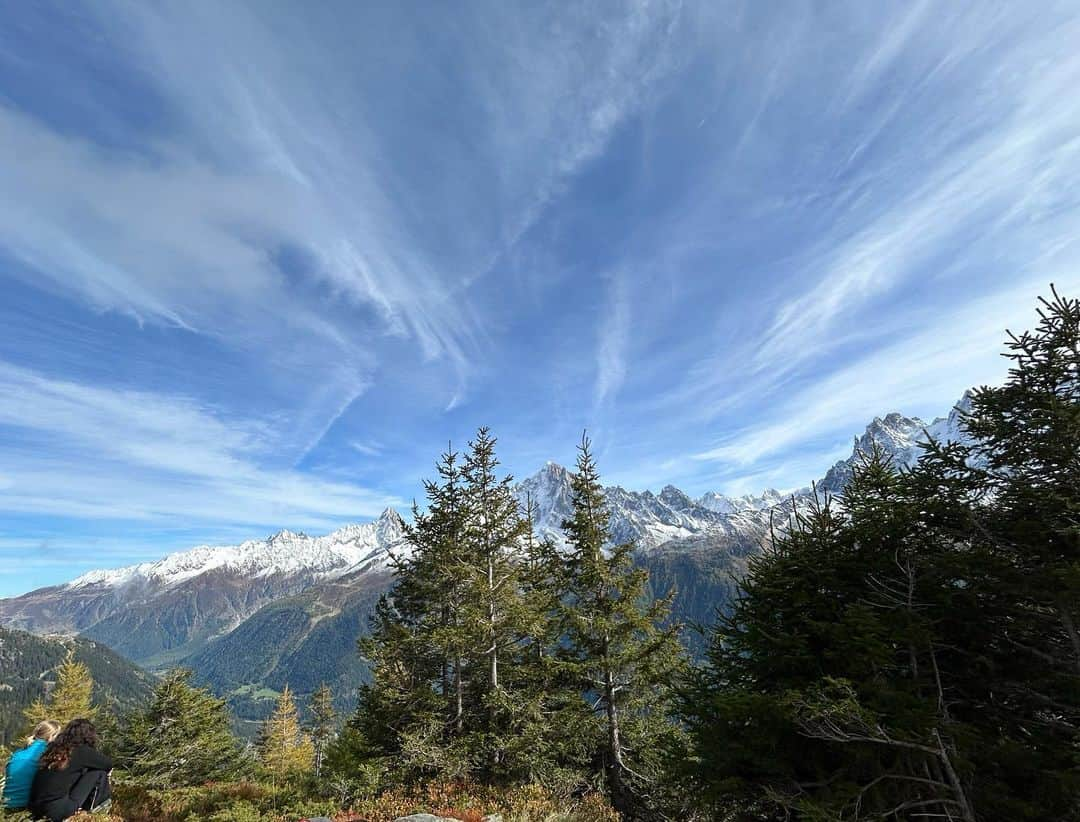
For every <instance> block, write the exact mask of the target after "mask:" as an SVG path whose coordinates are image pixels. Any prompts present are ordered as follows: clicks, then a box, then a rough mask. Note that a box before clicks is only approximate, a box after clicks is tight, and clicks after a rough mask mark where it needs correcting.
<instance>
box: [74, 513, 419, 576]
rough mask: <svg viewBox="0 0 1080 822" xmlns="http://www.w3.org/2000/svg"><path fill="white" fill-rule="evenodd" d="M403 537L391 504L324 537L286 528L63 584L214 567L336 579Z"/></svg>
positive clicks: (375, 559)
mask: <svg viewBox="0 0 1080 822" xmlns="http://www.w3.org/2000/svg"><path fill="white" fill-rule="evenodd" d="M403 538H404V531H403V528H402V521H401V517H400V516H399V515H398V513H397V512H396V511H394V510H393V509H392V508H387V509H386V510H385V511H383V513H382V515H381V516H380V517H379V518H378V519H377V520H375V521H374V522H369V523H365V524H363V525H346V526H345V527H344V528H339V529H338V530H337V531H334V532H332V533H329V534H326V535H325V536H321V537H309V536H308V535H307V534H304V533H295V532H293V531H287V530H283V531H278V532H277V533H276V534H274V535H273V536H271V537H268V538H266V539H262V540H254V539H253V540H248V541H246V542H242V543H241V544H239V545H226V546H209V545H200V546H199V547H197V548H192V549H190V550H187V551H181V552H179V553H175V554H169V555H168V556H166V557H164V558H163V559H159V560H157V561H156V562H144V563H140V564H138V565H129V566H127V567H125V568H116V569H113V570H103V571H90V572H88V573H86V574H83V575H82V576H80V577H78V578H76V579H74V580H72V581H71V582H69V583H67V584H66V585H63V586H61V588H62V589H68V590H72V589H78V588H101V587H109V588H120V587H124V586H131V585H139V586H143V587H145V586H153V588H154V589H155V590H159V591H163V590H166V589H168V588H170V587H172V586H175V585H179V584H180V583H182V582H185V581H187V580H189V579H193V578H195V577H198V576H201V575H203V574H206V573H209V572H210V571H220V572H224V573H228V574H234V575H237V576H243V577H247V578H251V579H257V578H262V577H272V576H288V575H295V574H306V575H309V576H310V577H311V578H312V579H330V578H333V577H335V576H341V575H343V574H346V573H349V572H350V571H352V570H354V569H356V568H358V567H359V566H366V565H369V564H371V563H376V564H378V563H385V561H386V558H387V549H388V548H393V547H394V546H396V545H398V544H399V543H401V541H402V539H403Z"/></svg>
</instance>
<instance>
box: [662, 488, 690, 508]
mask: <svg viewBox="0 0 1080 822" xmlns="http://www.w3.org/2000/svg"><path fill="white" fill-rule="evenodd" d="M659 499H660V501H661V502H662V503H664V504H665V505H667V506H668V507H670V508H673V509H675V510H676V511H692V510H693V509H695V508H698V507H699V506H698V504H697V503H696V502H694V501H693V500H692V499H690V497H688V496H687V495H686V494H684V493H683V492H682V491H680V490H679V489H678V488H676V487H675V486H674V485H665V486H664V489H663V490H662V491H661V492H660V497H659Z"/></svg>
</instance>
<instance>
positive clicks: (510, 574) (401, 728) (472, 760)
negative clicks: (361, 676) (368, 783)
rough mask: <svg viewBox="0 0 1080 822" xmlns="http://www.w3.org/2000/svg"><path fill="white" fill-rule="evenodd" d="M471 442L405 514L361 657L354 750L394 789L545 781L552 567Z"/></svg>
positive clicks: (481, 438)
mask: <svg viewBox="0 0 1080 822" xmlns="http://www.w3.org/2000/svg"><path fill="white" fill-rule="evenodd" d="M494 446H495V440H494V438H493V437H492V436H491V435H490V432H488V431H487V429H480V431H479V432H478V434H477V437H476V439H475V440H474V441H473V442H471V443H470V449H469V453H468V454H467V455H466V457H465V459H464V461H463V464H462V465H461V466H460V467H459V464H458V456H457V454H455V453H454V452H453V451H448V452H447V453H446V454H444V455H443V456H442V457H441V458H440V460H439V462H438V464H437V471H438V479H437V480H436V481H430V482H426V483H425V490H426V495H427V507H426V510H422V509H421V508H420V507H419V506H418V505H414V508H413V522H412V524H410V525H409V526H408V527H407V528H406V534H407V538H408V540H409V543H410V547H411V551H410V552H409V553H408V554H405V555H403V556H401V557H399V558H396V559H395V560H394V571H395V584H394V587H393V589H392V591H391V592H390V594H389V595H387V596H386V597H384V598H383V599H382V601H381V602H380V603H379V605H378V607H377V609H376V613H375V614H374V616H373V618H372V621H371V631H370V634H369V636H368V637H366V638H364V639H362V640H361V641H360V649H361V654H362V655H363V656H364V658H365V659H366V660H367V661H368V663H369V664H370V665H371V668H372V680H371V682H370V683H368V684H367V685H365V686H364V687H362V688H361V692H360V702H359V705H358V710H357V713H356V716H355V717H354V718H353V720H352V721H350V723H349V729H350V732H355V734H356V736H355V737H354V741H356V742H357V743H358V744H357V745H354V746H353V748H354V749H356V750H362V751H365V752H369V754H370V755H368V753H365V754H364V756H363V758H380V759H383V760H384V761H386V762H390V761H391V760H392V761H393V768H394V770H395V773H396V774H397V775H398V776H399V777H400V778H402V779H403V780H405V781H418V780H423V779H430V778H434V777H441V778H448V779H456V778H462V777H466V776H469V777H472V778H477V779H481V780H483V781H487V782H509V781H519V780H523V779H529V778H531V776H532V775H533V774H535V773H537V772H538V771H540V770H547V769H550V767H553V765H552V762H553V758H552V756H549V755H548V754H549V753H550V752H551V751H552V746H551V745H549V744H548V742H550V740H552V739H555V738H556V736H557V733H556V732H554V731H553V730H552V729H551V727H550V726H551V721H550V720H551V712H550V706H549V701H550V699H549V697H550V696H551V688H552V685H551V682H552V679H551V672H550V670H549V669H550V665H551V661H550V660H551V656H552V651H553V648H554V646H555V645H556V644H557V641H558V631H557V623H556V622H555V620H554V619H553V615H554V609H555V605H556V603H557V600H558V595H557V594H556V593H553V592H552V591H551V590H549V588H550V587H551V586H553V585H554V584H555V580H556V578H557V576H558V575H557V573H556V572H555V571H554V569H555V567H556V565H557V564H558V557H557V555H556V554H555V552H554V550H553V547H552V546H551V544H550V543H549V542H540V541H537V540H535V539H533V538H532V536H531V523H530V521H529V518H528V517H527V516H526V515H525V512H523V511H521V510H520V507H519V505H518V502H517V500H516V498H515V497H514V494H513V485H512V478H510V477H506V476H503V477H500V476H498V475H497V473H496V472H497V468H498V460H497V458H496V457H495V452H494Z"/></svg>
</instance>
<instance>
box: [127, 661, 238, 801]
mask: <svg viewBox="0 0 1080 822" xmlns="http://www.w3.org/2000/svg"><path fill="white" fill-rule="evenodd" d="M191 677H192V673H191V671H188V670H184V669H178V670H174V671H170V672H169V673H168V674H166V675H165V676H164V677H163V678H162V680H161V682H160V683H159V684H158V686H157V687H156V688H155V689H154V697H153V699H152V701H151V703H150V705H149V706H148V707H147V708H146V710H144V711H140V712H139V713H137V714H135V715H134V716H132V717H130V718H129V719H128V722H127V726H126V728H124V730H123V733H122V736H121V739H120V741H119V744H118V746H117V748H118V751H117V762H118V764H120V765H121V766H122V767H123V768H124V770H125V771H126V772H127V774H128V776H130V777H131V778H132V779H133V780H135V781H136V782H138V783H139V784H141V785H144V786H146V787H152V788H172V787H177V786H183V785H201V784H203V783H204V782H208V781H211V780H227V779H232V778H235V777H237V776H239V775H240V774H243V773H244V772H245V771H246V770H247V767H248V762H247V761H246V760H245V758H244V756H243V754H242V753H241V750H240V746H239V744H238V742H237V740H236V738H235V737H234V736H233V734H232V732H231V730H230V726H231V724H232V722H231V717H230V716H229V712H228V709H227V707H226V705H225V701H224V700H222V699H218V698H216V697H215V696H213V695H212V694H210V693H209V692H208V691H207V690H205V689H203V688H197V687H195V686H193V685H192V684H191Z"/></svg>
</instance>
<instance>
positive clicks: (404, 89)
mask: <svg viewBox="0 0 1080 822" xmlns="http://www.w3.org/2000/svg"><path fill="white" fill-rule="evenodd" d="M1078 38H1080V15H1078V14H1077V10H1076V9H1075V8H1072V7H1071V6H1070V5H1069V4H1050V5H1045V4H1044V5H1043V6H1040V7H1038V8H1035V7H1032V8H1027V7H1021V6H1019V5H1013V6H1008V7H1006V6H1002V7H999V8H995V9H991V10H987V9H986V8H984V7H982V6H980V5H977V4H965V3H953V4H949V5H948V6H947V7H942V6H940V5H938V4H931V3H922V2H920V3H909V4H903V5H880V4H878V5H874V6H868V5H867V4H865V3H859V2H854V1H853V2H849V3H840V4H834V5H830V6H828V7H823V6H811V5H803V6H792V7H789V8H785V9H784V10H783V11H778V10H777V9H776V8H775V7H773V6H771V5H769V4H761V3H752V2H745V3H739V2H736V3H728V4H711V5H710V4H698V5H692V4H683V3H680V2H677V0H671V2H666V1H665V0H661V2H638V1H637V0H596V1H595V2H593V0H590V2H585V3H579V4H575V5H573V6H572V7H571V6H567V5H565V4H563V5H544V4H535V3H533V4H530V3H513V2H508V3H487V2H482V0H481V2H475V3H474V2H469V1H468V0H466V2H462V3H458V4H455V5H454V7H452V8H451V7H448V6H447V7H443V6H439V5H437V4H435V5H429V6H427V7H425V8H424V9H423V10H422V11H421V10H418V9H417V8H416V7H415V6H410V5H407V4H383V5H378V4H375V5H373V4H350V3H346V2H337V1H336V0H329V2H326V3H320V4H309V5H307V6H304V7H303V8H301V7H299V6H288V5H274V6H268V5H266V4H255V3H247V2H234V3H228V4H221V3H218V4H194V5H189V6H186V7H185V8H183V9H182V10H180V9H178V8H170V7H168V6H162V5H148V4H145V3H136V2H127V1H126V0H106V2H103V3H99V4H97V5H95V6H93V7H92V8H74V7H69V6H63V5H48V4H24V5H22V6H19V7H17V8H15V9H14V10H13V11H12V13H11V14H10V15H8V17H7V18H6V19H5V26H3V27H0V146H2V148H3V151H0V325H2V326H3V329H4V331H3V333H0V389H3V390H4V391H6V392H7V397H6V398H4V397H0V508H2V509H3V510H4V512H5V516H6V518H7V522H8V523H9V524H8V527H7V533H6V534H5V535H4V536H3V538H4V539H10V540H15V541H18V540H24V542H21V543H18V544H21V545H25V546H30V545H34V544H37V543H36V542H35V541H34V540H35V539H36V538H38V537H43V536H48V537H49V538H50V539H52V540H53V542H51V543H50V544H53V545H56V546H63V545H67V546H69V547H68V548H67V549H64V548H62V547H58V548H57V550H58V551H60V552H61V555H65V556H74V555H75V554H76V553H77V552H76V549H75V546H78V545H81V544H82V543H81V542H79V540H80V539H82V538H84V537H86V538H90V535H96V536H94V538H97V536H102V537H103V538H104V537H105V536H107V535H106V534H105V531H106V530H107V531H108V534H111V535H112V536H113V537H115V539H116V541H117V546H118V550H120V549H122V548H124V546H133V547H132V550H133V551H138V550H141V549H140V548H139V547H138V545H137V544H136V543H140V544H141V541H142V540H143V538H145V539H146V540H147V543H148V544H151V545H152V544H155V541H156V544H158V545H159V546H161V550H162V551H164V550H165V547H166V546H168V547H176V546H177V543H176V542H175V540H176V539H182V538H191V539H198V540H204V539H213V538H215V537H214V535H218V536H220V537H221V538H222V539H224V538H226V537H227V538H228V539H230V540H231V539H233V538H234V537H236V538H240V537H242V536H244V535H249V536H254V535H257V534H259V533H262V532H263V530H264V529H265V528H268V527H276V526H278V525H288V526H292V527H309V528H312V529H316V528H319V527H323V526H326V527H330V526H331V525H332V524H335V523H336V522H338V521H340V520H341V519H343V518H355V517H362V516H365V515H367V514H369V513H372V512H375V511H376V509H377V508H379V507H381V505H382V504H384V503H385V502H386V501H389V500H393V499H408V498H410V497H412V496H413V495H414V494H416V493H417V491H418V486H417V480H418V479H419V477H420V476H421V475H422V473H423V471H424V470H425V467H426V466H428V465H430V460H431V457H432V455H433V454H434V453H436V452H437V451H438V450H439V449H441V448H443V447H444V446H445V443H446V442H447V441H453V442H456V443H464V442H465V441H466V440H467V439H468V437H469V435H470V434H471V433H472V432H473V431H474V430H475V427H476V426H477V425H480V424H491V425H492V426H493V427H494V428H495V430H496V432H497V433H498V434H499V436H500V453H501V456H502V458H503V461H504V463H506V465H507V467H508V469H510V470H513V471H514V472H515V473H517V474H518V475H523V474H527V473H529V472H531V471H532V470H534V469H535V467H536V466H537V465H538V464H540V463H542V462H543V460H545V459H549V458H556V459H558V458H562V459H572V456H573V444H574V443H575V442H576V441H577V439H578V437H579V436H580V432H581V430H582V428H588V429H589V430H590V432H592V433H593V434H595V435H596V436H597V441H598V443H600V444H601V445H602V453H601V456H602V468H603V470H604V472H605V474H606V475H607V476H608V477H610V478H612V479H614V480H615V481H618V482H622V483H625V484H627V485H629V486H634V487H658V486H659V485H662V484H664V483H666V482H674V483H676V484H679V485H680V486H682V487H684V488H685V490H687V491H689V492H691V493H699V492H702V491H704V490H712V489H717V488H720V489H728V490H734V491H737V492H739V493H742V492H744V491H752V490H756V489H755V487H754V486H755V484H758V483H760V484H768V485H773V486H777V487H781V488H791V487H795V486H798V485H802V484H805V483H806V482H807V481H809V480H810V479H812V478H814V477H815V476H818V475H820V473H821V472H822V471H824V470H825V469H826V468H827V467H828V465H829V463H830V462H831V461H832V460H833V459H834V458H835V457H836V456H838V455H839V454H840V453H842V451H843V450H845V449H846V448H847V447H848V445H849V441H850V437H851V436H852V435H853V434H855V433H857V432H858V430H859V429H860V428H861V427H862V426H863V425H864V424H865V423H866V422H867V421H868V419H869V418H871V417H872V416H874V415H877V414H883V413H887V412H888V411H892V410H899V411H903V412H906V413H917V414H921V415H931V416H932V415H933V414H936V413H943V412H944V411H946V410H947V407H948V404H949V403H950V402H952V401H954V400H955V399H956V397H957V396H959V393H960V391H962V390H963V389H964V388H966V387H967V386H968V384H970V383H972V382H978V381H980V380H981V379H993V378H995V376H994V375H1000V368H1001V365H1000V363H999V362H998V360H997V358H996V354H995V352H996V351H997V349H998V348H999V345H1000V341H1001V335H1002V331H1003V329H1004V326H1005V325H1017V326H1022V325H1024V324H1026V323H1027V322H1030V319H1031V317H1030V306H1032V305H1033V301H1034V297H1035V295H1036V294H1037V293H1040V292H1041V291H1044V290H1045V288H1046V285H1047V283H1049V282H1050V281H1055V282H1058V283H1059V284H1061V285H1062V287H1063V288H1066V289H1068V288H1069V287H1075V286H1076V285H1077V281H1076V274H1075V272H1076V271H1077V270H1080V265H1078V263H1080V254H1078V253H1077V250H1078V247H1080V246H1078V245H1077V240H1076V239H1075V238H1076V237H1077V236H1080V222H1078V220H1080V216H1078V215H1080V208H1078V206H1080V202H1078V197H1080V195H1078V194H1077V191H1078V189H1077V187H1076V185H1075V180H1076V179H1077V175H1078V172H1080V148H1078V146H1080V144H1078V143H1077V140H1076V134H1077V133H1080V105H1078V104H1077V98H1076V95H1075V94H1073V93H1072V89H1073V88H1074V87H1076V86H1078V85H1080V61H1078V58H1077V57H1076V54H1075V53H1074V52H1075V51H1076V50H1075V48H1074V46H1073V44H1074V43H1075V42H1076V41H1077V40H1078ZM1017 318H1019V319H1017ZM35 409H39V412H35ZM10 523H15V524H10ZM54 525H55V528H54V527H53V526H54ZM54 531H55V533H54ZM253 531H254V533H252V532H253ZM46 532H48V534H47V533H46ZM241 532H243V533H241ZM181 533H182V534H184V535H186V536H184V537H181V536H180V534H181ZM129 538H130V541H129V542H125V540H127V539H129ZM15 544H16V543H14V542H12V543H10V545H15ZM16 550H17V549H15V548H12V549H11V552H14V551H16ZM64 551H66V552H67V553H66V554H64ZM9 553H10V552H9ZM31 562H32V558H29V557H28V558H27V559H26V560H25V563H26V564H25V566H24V567H27V568H29V567H31V565H30V563H31ZM57 573H59V571H52V570H49V571H48V572H46V571H45V570H42V571H41V575H42V578H50V579H51V578H52V577H51V576H50V574H57ZM9 579H10V578H9ZM5 585H8V583H7V582H5ZM0 587H3V586H0ZM9 587H10V586H9Z"/></svg>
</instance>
